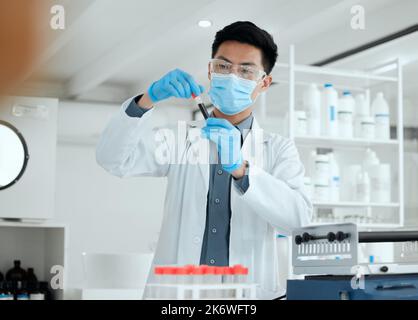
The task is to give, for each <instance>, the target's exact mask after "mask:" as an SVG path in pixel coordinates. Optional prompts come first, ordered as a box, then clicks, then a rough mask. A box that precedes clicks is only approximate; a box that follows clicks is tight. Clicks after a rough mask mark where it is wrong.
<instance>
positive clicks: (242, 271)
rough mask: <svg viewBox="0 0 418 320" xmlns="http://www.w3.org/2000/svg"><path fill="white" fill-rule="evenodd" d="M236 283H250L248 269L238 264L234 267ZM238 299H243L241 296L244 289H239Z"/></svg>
mask: <svg viewBox="0 0 418 320" xmlns="http://www.w3.org/2000/svg"><path fill="white" fill-rule="evenodd" d="M233 269H234V271H233V272H234V283H236V284H245V283H247V281H248V268H245V267H244V266H242V265H240V264H237V265H235V266H234V268H233ZM236 293H237V294H236V296H237V298H241V294H242V293H243V291H242V289H241V288H240V289H237V292H236Z"/></svg>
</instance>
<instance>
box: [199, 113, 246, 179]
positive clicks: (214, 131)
mask: <svg viewBox="0 0 418 320" xmlns="http://www.w3.org/2000/svg"><path fill="white" fill-rule="evenodd" d="M202 135H203V137H204V138H206V139H209V140H211V141H212V142H214V143H215V144H216V146H217V148H218V154H219V157H220V160H221V164H222V167H223V169H224V170H225V171H227V172H229V173H232V172H233V171H235V170H237V169H239V168H241V166H242V163H243V159H242V153H241V132H240V131H239V130H238V129H237V128H235V127H234V126H233V125H232V124H231V123H230V122H229V121H228V120H225V119H220V118H208V119H207V120H206V126H205V127H204V128H202Z"/></svg>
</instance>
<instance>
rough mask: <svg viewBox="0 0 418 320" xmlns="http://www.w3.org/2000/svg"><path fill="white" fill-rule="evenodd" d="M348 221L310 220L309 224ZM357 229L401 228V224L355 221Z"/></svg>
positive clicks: (320, 224) (317, 224)
mask: <svg viewBox="0 0 418 320" xmlns="http://www.w3.org/2000/svg"><path fill="white" fill-rule="evenodd" d="M348 222H350V221H343V220H341V221H340V220H333V221H327V222H312V223H309V226H311V227H315V226H322V225H331V224H336V223H348ZM356 224H357V227H358V229H359V230H362V231H367V230H375V229H387V230H391V229H398V228H402V226H401V225H400V224H398V223H356Z"/></svg>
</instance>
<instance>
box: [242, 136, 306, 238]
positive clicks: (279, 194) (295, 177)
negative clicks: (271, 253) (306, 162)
mask: <svg viewBox="0 0 418 320" xmlns="http://www.w3.org/2000/svg"><path fill="white" fill-rule="evenodd" d="M274 154H275V159H274V158H273V159H274V160H273V165H272V168H271V169H270V170H269V171H270V172H266V171H265V170H263V169H262V168H260V167H258V166H256V165H254V164H251V162H250V163H249V165H250V168H249V174H248V177H249V187H248V189H247V191H246V192H245V193H240V194H239V196H238V197H239V199H240V200H241V201H244V202H245V204H246V205H248V207H250V208H251V209H252V211H254V212H256V214H259V215H260V216H261V217H262V218H263V219H265V220H266V221H267V222H269V223H270V224H271V225H272V226H274V227H275V228H276V229H277V230H278V231H279V232H281V233H283V234H284V235H289V234H291V232H292V230H293V229H294V228H298V227H301V226H304V225H306V224H308V223H309V222H310V219H311V215H312V204H311V202H310V200H309V199H308V197H307V196H306V194H305V193H304V191H303V177H304V174H305V169H304V167H303V165H302V163H301V161H300V159H299V154H298V152H297V149H296V147H295V145H294V143H293V141H291V140H289V139H283V142H282V143H281V144H280V146H279V147H278V150H277V151H275V152H273V155H274Z"/></svg>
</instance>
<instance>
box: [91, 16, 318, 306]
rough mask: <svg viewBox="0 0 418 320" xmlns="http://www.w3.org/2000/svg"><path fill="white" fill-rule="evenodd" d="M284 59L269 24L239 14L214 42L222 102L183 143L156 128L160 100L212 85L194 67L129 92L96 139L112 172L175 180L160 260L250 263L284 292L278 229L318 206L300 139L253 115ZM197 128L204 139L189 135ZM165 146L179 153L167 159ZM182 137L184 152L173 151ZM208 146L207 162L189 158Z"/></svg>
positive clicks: (266, 285) (216, 89)
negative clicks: (309, 191) (308, 187)
mask: <svg viewBox="0 0 418 320" xmlns="http://www.w3.org/2000/svg"><path fill="white" fill-rule="evenodd" d="M276 59H277V46H276V45H275V43H274V41H273V39H272V37H271V36H270V35H269V34H268V33H267V32H266V31H264V30H262V29H260V28H258V27H257V26H256V25H254V24H253V23H251V22H235V23H233V24H231V25H229V26H227V27H225V28H224V29H222V30H220V31H219V32H218V33H217V34H216V37H215V41H214V43H213V46H212V59H211V60H210V62H209V70H208V71H209V72H208V76H209V79H210V90H209V91H208V95H209V97H210V99H211V101H212V103H213V104H214V106H215V107H216V108H215V110H214V111H213V113H212V115H211V117H210V118H209V119H207V120H206V121H201V122H198V123H196V122H194V123H189V124H188V125H187V134H186V135H185V136H184V137H183V138H180V137H177V139H176V141H174V140H173V139H166V138H161V136H158V135H157V136H156V135H155V131H153V109H154V106H155V107H158V106H157V105H158V102H159V101H161V100H165V99H168V98H171V97H176V98H184V99H190V98H191V95H192V93H193V94H195V95H200V94H201V93H203V91H204V89H203V87H202V86H200V85H199V84H197V83H196V82H195V80H194V79H193V78H192V77H191V76H190V75H189V74H187V73H185V72H184V71H181V70H174V71H171V72H169V73H168V74H167V75H165V76H164V77H163V78H161V79H160V80H158V81H156V82H154V83H153V84H152V85H151V86H150V87H149V89H148V91H147V92H146V93H144V94H142V95H139V96H137V97H135V98H132V99H129V100H127V101H126V102H125V103H124V104H123V105H122V108H121V110H120V112H119V113H118V114H117V115H116V116H115V117H114V118H113V119H112V120H111V121H110V123H109V125H108V126H107V128H106V129H105V131H104V133H103V135H102V137H101V139H100V142H99V144H98V147H97V161H98V163H99V164H100V165H101V166H102V167H103V168H105V169H106V170H107V171H109V172H110V173H112V174H114V175H117V176H120V177H127V176H150V175H151V176H166V177H167V178H168V186H167V195H166V202H165V212H164V218H163V223H162V229H161V233H160V234H161V236H160V239H159V243H158V247H157V250H156V253H155V258H154V264H155V265H158V264H171V265H172V264H178V265H185V264H206V265H214V266H225V265H235V264H242V265H244V266H247V267H248V268H249V272H250V274H249V277H250V279H249V280H250V281H253V282H256V283H258V284H260V290H259V292H258V296H259V297H260V298H272V297H275V296H277V295H278V292H277V291H278V288H277V283H278V281H277V269H278V263H277V262H278V255H277V250H276V237H277V233H278V232H280V233H281V234H289V233H290V232H291V230H292V229H293V228H296V227H300V226H301V225H304V224H306V223H308V221H309V219H310V215H311V212H312V207H311V204H310V202H309V200H308V199H307V197H306V196H305V194H304V193H303V191H302V185H303V176H304V168H303V165H302V164H301V162H300V160H299V156H298V152H297V150H296V148H295V146H294V144H293V142H292V141H290V140H289V139H286V138H283V137H281V136H278V135H274V134H267V133H262V134H261V135H260V134H259V133H260V132H262V131H261V129H260V128H259V126H258V124H257V121H256V120H255V119H254V117H253V115H252V105H253V102H254V101H255V100H256V98H257V96H258V95H259V94H260V93H262V92H263V91H266V90H267V89H268V88H269V86H270V84H271V82H272V76H271V75H270V73H271V71H272V69H273V66H274V64H275V62H276ZM202 127H203V128H202ZM193 130H195V131H196V130H198V131H199V134H200V132H201V135H202V137H203V138H201V139H191V136H192V132H193ZM161 145H164V146H165V147H166V150H168V153H173V154H176V155H177V156H178V157H180V160H181V161H179V162H174V161H168V162H167V161H166V162H164V161H160V160H161V159H158V158H159V157H158V156H157V155H158V154H160V152H159V150H160V149H159V148H161ZM178 145H181V146H182V147H181V148H180V150H181V151H180V150H176V151H174V149H175V148H176V147H177V146H178ZM205 146H208V148H209V151H208V156H207V158H205V157H204V158H205V159H207V161H199V162H198V163H196V161H190V159H191V158H193V155H194V154H195V153H196V150H202V147H203V149H204V147H205ZM254 154H255V156H254Z"/></svg>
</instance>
